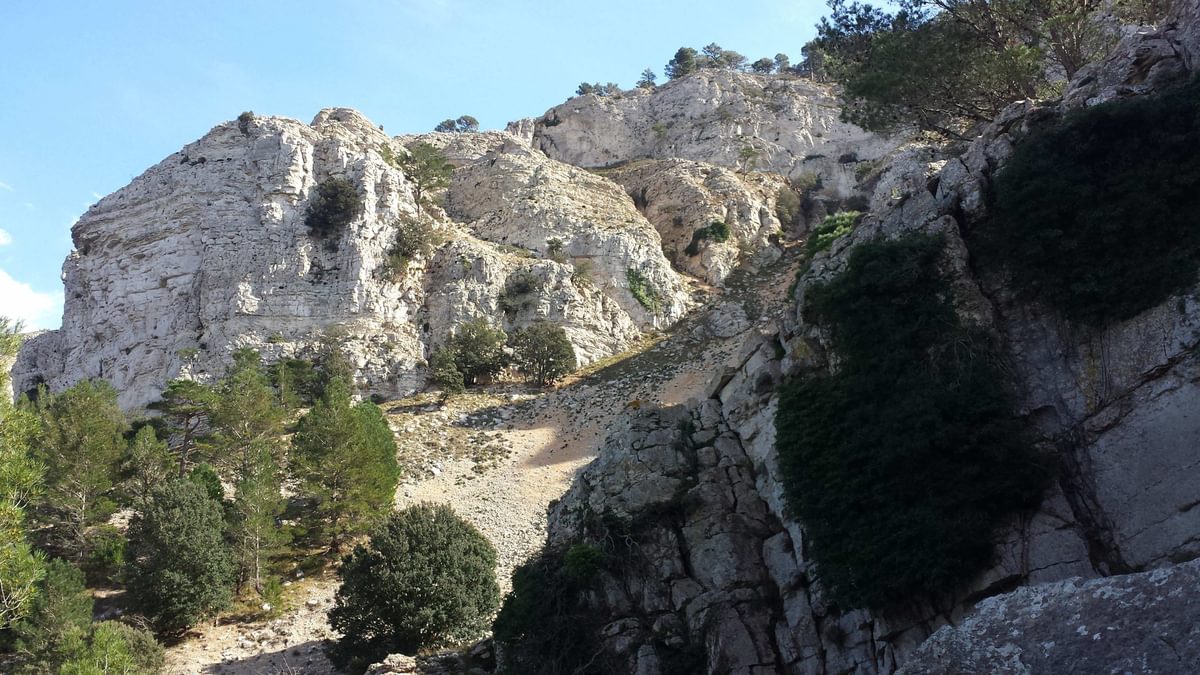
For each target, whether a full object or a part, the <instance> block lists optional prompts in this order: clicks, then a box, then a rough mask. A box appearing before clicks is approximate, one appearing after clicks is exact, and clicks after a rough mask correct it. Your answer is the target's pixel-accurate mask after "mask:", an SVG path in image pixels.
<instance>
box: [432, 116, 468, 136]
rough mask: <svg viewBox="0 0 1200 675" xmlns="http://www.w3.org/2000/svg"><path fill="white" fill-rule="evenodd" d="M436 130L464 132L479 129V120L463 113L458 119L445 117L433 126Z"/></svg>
mask: <svg viewBox="0 0 1200 675" xmlns="http://www.w3.org/2000/svg"><path fill="white" fill-rule="evenodd" d="M433 130H434V131H442V132H450V133H464V132H468V131H479V120H477V119H475V118H474V117H471V116H470V115H463V116H461V117H459V118H458V119H456V120H452V119H445V120H442V121H441V122H439V123H438V125H437V126H436V127H434V128H433Z"/></svg>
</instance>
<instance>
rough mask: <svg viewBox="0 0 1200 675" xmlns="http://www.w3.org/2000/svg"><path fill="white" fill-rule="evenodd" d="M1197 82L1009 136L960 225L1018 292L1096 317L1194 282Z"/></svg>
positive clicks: (1199, 248) (1111, 316) (1069, 313)
mask: <svg viewBox="0 0 1200 675" xmlns="http://www.w3.org/2000/svg"><path fill="white" fill-rule="evenodd" d="M1198 106H1200V80H1194V81H1193V82H1191V83H1190V84H1188V85H1186V86H1184V87H1181V88H1178V89H1175V90H1172V91H1168V92H1165V93H1163V94H1160V95H1158V96H1156V97H1154V98H1145V99H1138V100H1133V101H1126V102H1119V103H1108V104H1104V105H1098V106H1094V107H1091V108H1087V109H1086V110H1083V111H1080V112H1078V113H1075V114H1073V115H1070V116H1068V117H1066V118H1065V119H1063V120H1061V121H1060V122H1058V123H1057V124H1053V125H1050V126H1049V127H1048V128H1046V129H1044V130H1042V131H1040V132H1036V133H1034V134H1033V135H1032V136H1031V137H1029V138H1027V139H1026V140H1024V141H1022V142H1021V143H1019V144H1017V147H1016V150H1015V151H1014V152H1013V155H1012V157H1011V158H1010V159H1009V161H1008V163H1007V164H1006V165H1005V166H1004V168H1003V169H1002V170H1001V171H1000V173H999V175H998V176H997V177H996V182H995V206H994V209H993V217H992V219H991V220H990V221H989V222H985V223H982V224H980V226H979V227H978V228H977V229H976V230H975V231H974V232H971V233H969V238H968V243H969V244H970V246H971V250H972V252H973V253H975V254H977V255H978V256H979V259H980V260H981V261H982V262H983V264H984V265H985V266H987V267H992V268H996V267H1004V268H1007V269H1008V270H1009V271H1010V272H1011V273H1012V276H1011V279H1012V281H1011V284H1012V287H1013V288H1014V289H1015V290H1016V291H1017V293H1018V294H1019V296H1021V297H1023V298H1025V299H1036V300H1041V301H1044V302H1045V303H1047V304H1049V305H1051V306H1052V307H1055V308H1057V309H1058V310H1059V311H1061V312H1062V314H1063V315H1064V316H1066V317H1067V318H1068V319H1070V320H1073V321H1077V322H1080V323H1083V324H1088V325H1096V326H1098V325H1104V324H1107V323H1111V322H1113V321H1120V320H1123V319H1128V318H1130V317H1133V316H1136V315H1137V314H1139V313H1141V312H1143V311H1145V310H1146V309H1149V308H1150V307H1153V306H1155V305H1157V304H1159V303H1161V302H1163V301H1164V300H1166V299H1167V298H1168V297H1170V296H1171V295H1172V294H1174V293H1178V292H1180V291H1183V290H1185V289H1188V288H1190V287H1192V286H1193V285H1195V283H1196V279H1197V268H1198V266H1200V228H1198V227H1196V213H1197V212H1200V190H1197V189H1196V185H1197V184H1200V119H1198V118H1197V116H1196V109H1197V107H1198Z"/></svg>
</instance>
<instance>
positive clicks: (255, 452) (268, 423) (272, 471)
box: [209, 349, 284, 591]
mask: <svg viewBox="0 0 1200 675" xmlns="http://www.w3.org/2000/svg"><path fill="white" fill-rule="evenodd" d="M233 361H234V363H233V368H232V369H230V371H229V372H228V373H227V374H226V375H225V377H224V378H222V379H221V381H220V382H219V383H218V384H217V386H216V391H217V398H216V403H215V404H214V405H213V407H212V414H211V416H210V423H211V426H212V434H211V436H210V440H209V446H210V447H212V448H213V451H212V455H213V457H214V458H216V459H217V461H218V466H219V468H220V469H221V470H222V474H223V477H224V478H225V480H226V481H227V482H229V483H232V484H233V486H234V500H233V503H232V504H231V505H230V513H229V516H230V521H231V523H230V524H231V528H230V529H231V532H230V534H231V540H232V542H233V555H234V562H235V565H236V568H237V588H238V590H239V591H240V590H241V589H242V586H243V584H245V583H247V582H250V583H252V584H253V586H254V588H255V590H262V572H263V569H262V568H263V564H264V559H265V557H266V556H268V555H270V554H272V553H274V552H275V551H276V550H277V549H278V548H279V546H280V545H281V543H282V541H283V537H282V534H281V532H280V531H279V530H278V529H277V528H276V527H275V519H276V518H277V517H278V516H280V515H281V514H282V513H283V507H284V500H283V496H282V495H281V492H280V491H281V488H282V483H283V472H282V471H281V469H280V466H279V465H280V462H281V461H282V459H283V454H284V447H283V442H282V436H283V418H284V411H283V409H282V408H281V407H280V406H279V404H278V403H277V401H276V397H275V393H274V391H273V390H272V388H271V384H270V379H269V378H268V376H267V373H266V371H265V370H264V369H263V367H262V361H261V359H260V358H259V355H258V353H257V352H255V351H253V350H250V349H241V350H238V351H237V352H235V353H234V357H233Z"/></svg>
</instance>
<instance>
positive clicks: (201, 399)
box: [148, 380, 216, 478]
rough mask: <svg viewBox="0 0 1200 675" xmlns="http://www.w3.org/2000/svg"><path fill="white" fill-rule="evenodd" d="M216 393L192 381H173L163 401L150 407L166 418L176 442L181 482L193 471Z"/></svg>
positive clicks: (163, 395) (174, 442)
mask: <svg viewBox="0 0 1200 675" xmlns="http://www.w3.org/2000/svg"><path fill="white" fill-rule="evenodd" d="M215 396H216V394H215V393H214V392H213V390H212V389H211V388H210V387H208V386H205V385H203V384H201V383H199V382H194V381H192V380H171V381H170V382H169V383H168V384H167V389H166V391H164V392H163V393H162V400H159V401H156V402H154V403H151V404H150V405H149V406H148V407H149V408H150V409H151V410H157V411H159V412H161V413H162V414H163V418H164V419H165V420H166V422H167V429H168V431H169V434H170V440H171V442H172V449H173V450H174V451H175V452H176V453H177V454H178V455H179V472H178V473H177V474H176V475H177V476H178V477H179V478H183V477H184V476H186V475H188V472H189V471H191V470H192V465H193V459H192V453H193V451H194V450H195V449H196V445H197V441H199V440H200V438H199V436H200V430H201V429H202V428H203V425H204V423H205V421H206V420H207V419H208V415H209V412H210V410H211V408H212V406H213V403H214V402H215Z"/></svg>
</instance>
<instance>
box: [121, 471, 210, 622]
mask: <svg viewBox="0 0 1200 675" xmlns="http://www.w3.org/2000/svg"><path fill="white" fill-rule="evenodd" d="M223 529H224V520H223V514H222V511H221V505H220V504H219V503H217V502H216V501H214V500H213V499H212V498H211V497H210V496H209V493H208V491H207V490H206V489H205V487H204V486H202V485H201V484H199V483H194V482H192V481H188V480H179V481H171V482H170V483H167V484H165V485H163V486H161V487H159V489H157V490H155V491H154V493H153V494H152V496H151V499H150V502H149V503H148V504H147V505H146V506H145V508H144V510H143V512H142V513H140V514H138V515H137V516H135V517H134V519H133V521H132V522H131V523H130V525H129V543H128V545H127V551H128V557H129V568H130V575H129V590H128V594H129V599H130V600H131V601H132V604H133V606H134V607H136V608H137V609H138V610H139V611H140V612H141V613H142V614H143V615H145V616H146V618H147V619H149V620H150V622H151V623H152V624H153V625H154V627H155V628H156V629H157V630H158V631H159V632H161V633H177V632H180V631H182V630H184V629H186V628H188V627H189V626H191V625H193V624H195V623H196V622H197V621H200V620H201V619H204V618H206V617H209V616H212V615H213V614H215V613H216V612H218V611H220V610H221V609H224V608H225V607H226V606H228V604H229V600H230V596H231V586H232V585H233V562H232V560H231V559H230V555H229V550H228V548H227V547H226V544H225V541H224V538H223V536H222V532H223Z"/></svg>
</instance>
